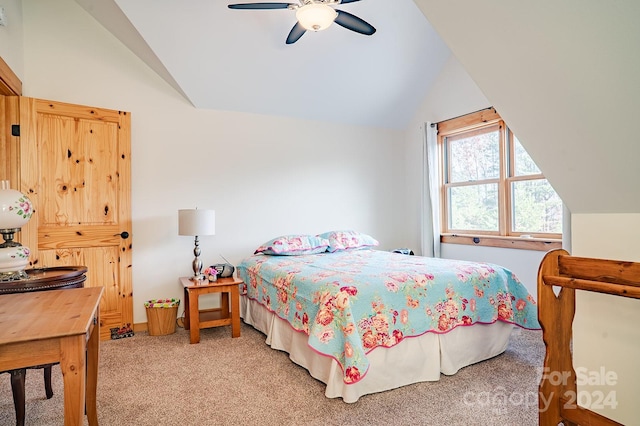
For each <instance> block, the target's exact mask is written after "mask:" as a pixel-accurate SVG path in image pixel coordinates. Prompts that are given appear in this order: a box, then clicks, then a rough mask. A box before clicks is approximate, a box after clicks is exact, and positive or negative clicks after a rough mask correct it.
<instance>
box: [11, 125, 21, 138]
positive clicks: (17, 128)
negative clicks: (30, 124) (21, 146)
mask: <svg viewBox="0 0 640 426" xmlns="http://www.w3.org/2000/svg"><path fill="white" fill-rule="evenodd" d="M11 136H20V125H19V124H12V125H11Z"/></svg>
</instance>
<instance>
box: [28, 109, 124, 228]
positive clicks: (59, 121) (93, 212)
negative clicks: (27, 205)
mask: <svg viewBox="0 0 640 426" xmlns="http://www.w3.org/2000/svg"><path fill="white" fill-rule="evenodd" d="M38 138H39V140H40V141H41V142H42V144H41V145H40V155H41V157H42V158H46V162H47V167H46V168H44V169H42V170H41V186H40V194H41V197H40V199H41V202H42V206H41V208H40V226H48V225H69V224H74V225H85V226H90V225H94V224H97V225H102V224H113V223H114V219H115V218H114V211H113V206H115V205H117V201H118V200H117V194H116V192H117V189H118V185H119V181H118V179H114V176H116V175H117V173H118V159H117V156H116V155H114V154H115V153H117V152H118V143H119V140H118V124H117V123H108V122H107V123H105V122H96V121H95V120H88V119H78V118H76V117H64V116H59V115H52V114H40V115H39V117H38ZM69 141H73V142H74V143H73V144H70V143H69ZM72 146H73V148H74V149H73V150H72ZM85 206H92V207H93V208H91V209H88V208H84V207H85Z"/></svg>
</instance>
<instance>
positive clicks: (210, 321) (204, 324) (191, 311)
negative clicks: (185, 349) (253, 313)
mask: <svg viewBox="0 0 640 426" xmlns="http://www.w3.org/2000/svg"><path fill="white" fill-rule="evenodd" d="M180 283H181V284H182V286H183V287H184V329H185V330H189V335H190V340H191V343H198V342H200V329H202V328H210V327H219V326H222V325H231V336H232V337H240V293H239V291H238V286H239V285H240V284H242V280H240V279H238V278H234V277H229V278H218V280H217V281H209V280H193V279H192V278H189V277H181V278H180ZM208 293H220V307H219V308H215V309H204V310H200V308H199V307H198V297H200V296H201V295H203V294H208ZM229 299H231V300H229ZM229 302H231V303H229Z"/></svg>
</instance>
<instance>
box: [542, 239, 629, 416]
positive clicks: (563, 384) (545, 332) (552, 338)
mask: <svg viewBox="0 0 640 426" xmlns="http://www.w3.org/2000/svg"><path fill="white" fill-rule="evenodd" d="M554 286H557V287H560V290H559V291H558V292H557V293H556V292H555V291H554V288H553V287H554ZM575 290H583V291H595V292H598V293H604V294H611V295H617V296H623V297H631V298H634V299H640V263H636V262H626V261H617V260H608V259H595V258H587V257H577V256H571V255H570V254H569V253H568V252H567V251H566V250H562V249H558V250H552V251H550V252H548V253H547V254H546V255H545V257H544V258H543V259H542V262H541V263H540V268H539V269H538V299H539V303H540V305H539V307H538V311H539V317H540V325H541V326H542V336H543V340H544V343H545V347H546V353H545V357H544V366H543V372H544V373H545V374H543V375H542V378H541V381H540V387H539V393H538V395H539V420H540V421H539V423H540V425H543V426H546V425H554V426H555V425H557V424H559V423H561V422H562V423H563V424H566V425H573V424H584V425H620V423H618V422H616V421H613V420H611V419H609V418H607V417H604V416H602V415H601V414H598V413H596V412H594V411H591V410H589V409H587V408H583V407H581V406H579V405H577V404H576V403H575V402H576V395H578V391H577V380H576V379H577V378H576V371H575V369H574V368H573V355H572V345H571V339H572V329H573V317H574V315H575ZM559 372H561V373H559ZM559 374H562V375H563V376H562V377H566V379H564V380H558V379H557V378H558V377H560V376H559ZM565 375H566V376H565ZM594 401H595V400H594Z"/></svg>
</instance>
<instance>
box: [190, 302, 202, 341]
mask: <svg viewBox="0 0 640 426" xmlns="http://www.w3.org/2000/svg"><path fill="white" fill-rule="evenodd" d="M192 297H193V299H191V298H192ZM187 299H189V322H190V323H191V324H190V327H191V329H190V330H189V337H190V339H191V340H190V341H191V343H200V307H199V306H198V292H197V291H190V292H189V295H188V296H187Z"/></svg>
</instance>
